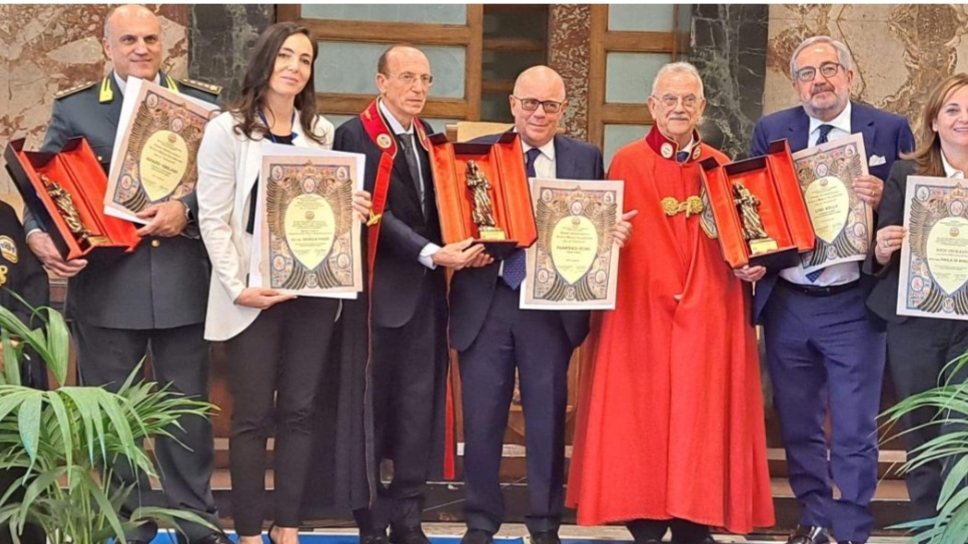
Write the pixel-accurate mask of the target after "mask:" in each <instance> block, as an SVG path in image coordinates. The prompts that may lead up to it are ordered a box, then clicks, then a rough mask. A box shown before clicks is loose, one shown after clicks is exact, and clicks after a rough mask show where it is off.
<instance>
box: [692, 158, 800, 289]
mask: <svg viewBox="0 0 968 544" xmlns="http://www.w3.org/2000/svg"><path fill="white" fill-rule="evenodd" d="M701 167H702V168H701V170H700V172H701V173H702V179H703V185H704V186H705V187H706V194H707V196H708V200H709V205H710V206H711V207H712V212H713V218H714V220H715V222H716V229H717V230H718V231H719V242H720V244H721V246H722V248H723V256H724V257H725V258H726V262H727V263H729V265H730V266H731V267H733V268H740V267H742V266H744V265H746V264H749V265H750V266H758V265H759V266H765V267H766V268H767V269H770V270H780V269H783V268H789V267H791V266H797V265H798V264H800V258H799V254H800V253H803V252H806V251H810V250H812V249H813V248H814V244H815V241H816V237H815V235H814V232H813V225H812V224H811V222H810V215H809V214H808V213H807V206H806V204H805V203H804V201H803V193H802V192H801V191H800V183H799V181H797V173H796V170H795V169H794V165H793V157H792V156H791V155H790V146H789V145H788V144H787V141H786V140H777V141H775V142H772V143H770V147H769V151H768V152H767V154H766V155H764V156H762V157H753V158H749V159H746V160H742V161H736V162H732V163H729V164H719V162H718V161H717V160H716V159H715V158H714V157H710V158H708V159H706V160H704V161H702V163H701ZM736 182H741V183H742V184H743V185H745V186H746V188H747V189H749V190H750V192H751V193H753V194H754V195H755V196H756V197H757V198H758V199H759V201H760V205H759V208H758V210H757V211H758V212H759V215H760V219H761V220H762V223H763V230H765V231H766V234H767V236H769V237H770V238H772V239H773V240H775V241H776V245H777V248H776V249H774V250H771V251H766V252H763V253H757V254H753V253H752V251H751V250H750V244H749V243H748V242H747V241H746V239H745V238H744V237H743V225H742V219H741V218H740V215H739V211H738V210H737V208H736V203H735V200H734V189H733V184H734V183H736Z"/></svg>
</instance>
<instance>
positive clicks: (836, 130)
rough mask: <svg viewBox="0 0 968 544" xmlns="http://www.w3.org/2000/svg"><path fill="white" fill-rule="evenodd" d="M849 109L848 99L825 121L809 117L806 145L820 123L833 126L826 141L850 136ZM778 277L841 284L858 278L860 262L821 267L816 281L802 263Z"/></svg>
mask: <svg viewBox="0 0 968 544" xmlns="http://www.w3.org/2000/svg"><path fill="white" fill-rule="evenodd" d="M850 109H851V105H850V101H849V100H848V101H847V107H845V108H844V111H842V112H840V115H838V116H837V117H834V118H833V119H831V120H830V121H828V122H826V123H825V122H823V121H821V120H820V119H817V118H814V117H811V118H810V136H809V138H808V139H807V143H808V146H809V147H813V146H815V145H817V140H818V139H819V138H820V125H830V126H832V127H833V128H832V129H830V132H828V133H827V141H828V142H832V141H834V140H838V139H840V138H845V137H847V136H850V134H851V132H850ZM868 151H870V150H868ZM780 277H781V278H783V279H785V280H787V281H788V282H790V283H796V284H800V285H812V286H816V287H829V286H831V285H843V284H845V283H850V282H852V281H857V280H859V279H860V264H858V263H856V262H851V263H839V264H832V265H830V266H828V267H827V268H824V269H823V273H821V274H820V277H818V278H817V281H810V280H809V279H808V278H807V273H806V272H805V271H804V269H803V266H802V265H800V266H794V267H791V268H787V269H784V270H781V271H780Z"/></svg>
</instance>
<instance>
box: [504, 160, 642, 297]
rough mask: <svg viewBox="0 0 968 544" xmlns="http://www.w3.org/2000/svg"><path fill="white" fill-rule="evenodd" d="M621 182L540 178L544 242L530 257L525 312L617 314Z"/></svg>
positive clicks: (537, 197)
mask: <svg viewBox="0 0 968 544" xmlns="http://www.w3.org/2000/svg"><path fill="white" fill-rule="evenodd" d="M624 188H625V184H624V182H621V181H587V180H586V181H572V180H551V179H535V180H534V181H533V182H532V185H531V194H532V195H533V197H532V198H533V201H534V209H535V223H536V225H537V228H538V241H537V243H536V244H535V245H533V246H531V247H530V248H529V249H528V252H527V274H526V275H525V280H524V283H523V284H522V286H521V308H523V309H541V310H611V309H614V308H615V292H616V287H617V281H618V256H619V251H618V247H617V246H616V245H615V244H614V243H613V239H612V228H613V227H614V226H615V224H616V223H618V222H619V221H620V220H621V215H622V200H623V198H622V197H623V194H624Z"/></svg>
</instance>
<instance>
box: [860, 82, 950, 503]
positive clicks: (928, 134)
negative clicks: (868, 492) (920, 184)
mask: <svg viewBox="0 0 968 544" xmlns="http://www.w3.org/2000/svg"><path fill="white" fill-rule="evenodd" d="M915 134H916V135H917V136H918V142H919V145H918V147H917V149H915V151H914V152H913V153H911V154H909V155H902V158H903V159H905V160H899V161H896V162H895V163H894V165H893V167H892V168H891V173H890V175H889V176H888V179H887V181H886V182H885V184H884V196H883V198H882V199H881V204H880V207H879V208H878V220H877V236H876V240H875V246H874V251H873V252H872V253H871V255H870V256H868V259H867V262H866V263H865V265H864V267H865V271H866V272H868V273H870V274H873V275H875V276H876V277H877V278H878V279H879V281H878V282H877V284H876V285H875V286H874V289H873V290H872V291H871V295H870V297H869V298H868V299H867V306H868V308H870V309H871V310H872V311H873V312H874V313H875V314H877V315H878V316H880V317H881V318H882V319H884V320H885V321H886V322H887V366H888V368H889V370H890V372H891V377H892V379H893V381H894V387H895V390H896V392H897V396H898V397H899V398H900V399H904V398H907V397H910V396H911V395H915V394H917V393H920V392H922V391H926V390H928V389H931V388H933V387H936V386H938V385H939V384H942V383H944V382H945V381H946V380H955V381H963V380H964V376H961V375H959V376H950V375H949V374H950V372H949V370H950V369H951V367H948V368H947V369H946V365H947V363H948V362H949V361H952V360H953V359H956V358H958V357H960V356H962V355H964V354H965V351H966V350H968V321H961V320H955V319H936V318H925V317H909V316H902V315H898V314H897V292H898V282H899V281H900V280H899V276H900V251H899V250H900V249H901V242H902V240H903V239H904V238H905V237H906V236H907V232H906V231H905V229H904V227H903V226H902V225H903V224H904V205H905V201H906V196H907V195H906V194H905V189H906V185H907V178H908V176H911V175H918V176H932V177H946V178H964V177H965V172H968V74H964V73H962V74H955V75H953V76H950V77H948V78H947V79H945V80H944V81H942V82H941V83H940V84H939V85H938V86H937V87H936V88H935V89H934V90H933V91H932V92H931V95H930V96H929V97H928V100H927V103H926V104H925V106H924V111H923V115H922V116H921V125H920V126H919V127H917V128H916V130H915ZM935 415H936V414H935V413H932V411H931V410H928V409H923V410H921V411H919V412H915V413H913V414H910V415H908V416H907V417H906V419H905V420H904V425H905V427H906V428H907V429H911V431H910V432H908V433H907V434H906V436H905V440H906V442H905V447H906V449H907V451H908V454H910V452H911V451H912V450H913V449H914V448H916V447H918V446H920V445H922V444H924V443H925V442H927V441H929V440H931V439H932V438H935V437H937V436H939V434H941V433H947V432H950V431H951V430H952V429H951V428H949V427H946V426H944V425H925V424H926V423H928V422H929V421H930V420H931V419H932V418H933V417H934V416H935ZM942 470H943V466H942V463H941V462H934V463H929V464H926V465H923V466H921V467H919V468H917V469H915V470H914V471H912V472H909V473H908V474H907V476H906V478H905V479H906V482H907V488H908V494H909V495H910V497H911V513H912V518H913V519H925V518H931V517H934V516H935V515H936V514H937V503H938V496H939V495H940V493H941V483H942V478H943V475H942Z"/></svg>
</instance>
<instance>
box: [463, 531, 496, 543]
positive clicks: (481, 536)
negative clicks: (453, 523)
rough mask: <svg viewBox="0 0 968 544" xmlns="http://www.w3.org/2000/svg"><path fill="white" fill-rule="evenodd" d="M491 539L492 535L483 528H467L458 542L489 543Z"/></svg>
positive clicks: (492, 538)
mask: <svg viewBox="0 0 968 544" xmlns="http://www.w3.org/2000/svg"><path fill="white" fill-rule="evenodd" d="M493 540H494V535H492V534H491V533H489V532H487V531H485V530H483V529H468V530H467V532H466V533H464V537H463V538H461V539H460V544H491V541H493Z"/></svg>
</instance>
